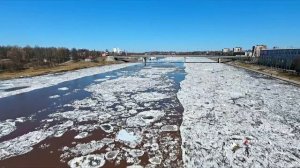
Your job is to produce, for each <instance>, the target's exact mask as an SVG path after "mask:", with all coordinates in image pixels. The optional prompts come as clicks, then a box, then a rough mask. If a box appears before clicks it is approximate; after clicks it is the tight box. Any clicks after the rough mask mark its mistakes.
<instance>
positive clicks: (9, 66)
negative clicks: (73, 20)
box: [0, 46, 103, 71]
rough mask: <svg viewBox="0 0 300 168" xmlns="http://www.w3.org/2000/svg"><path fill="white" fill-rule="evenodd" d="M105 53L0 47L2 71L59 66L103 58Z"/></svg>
mask: <svg viewBox="0 0 300 168" xmlns="http://www.w3.org/2000/svg"><path fill="white" fill-rule="evenodd" d="M102 53H103V52H101V51H95V50H88V49H75V48H73V49H71V50H70V49H68V48H64V47H38V46H36V47H30V46H26V47H19V46H0V71H6V70H22V69H27V68H29V67H44V66H49V67H52V66H57V65H58V64H61V63H64V62H66V61H69V60H74V61H79V60H82V59H86V58H90V59H91V60H93V59H95V58H96V57H99V56H101V54H102Z"/></svg>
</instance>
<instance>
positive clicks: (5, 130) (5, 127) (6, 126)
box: [0, 121, 16, 138]
mask: <svg viewBox="0 0 300 168" xmlns="http://www.w3.org/2000/svg"><path fill="white" fill-rule="evenodd" d="M14 130H16V124H15V122H12V121H5V122H2V123H1V122H0V138H1V137H3V136H6V135H8V134H10V133H11V132H13V131H14Z"/></svg>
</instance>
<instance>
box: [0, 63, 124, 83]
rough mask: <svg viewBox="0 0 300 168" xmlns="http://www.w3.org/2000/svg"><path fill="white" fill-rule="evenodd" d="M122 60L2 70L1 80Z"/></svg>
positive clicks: (102, 64)
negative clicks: (10, 70) (13, 70)
mask: <svg viewBox="0 0 300 168" xmlns="http://www.w3.org/2000/svg"><path fill="white" fill-rule="evenodd" d="M121 63H122V62H105V61H101V62H83V61H80V62H67V63H62V64H60V65H58V66H55V67H41V68H32V67H31V68H29V69H26V70H22V71H15V72H1V73H0V80H2V81H5V80H12V79H22V78H27V77H35V76H41V75H49V74H55V73H62V72H68V71H74V70H80V69H85V68H92V67H101V66H105V65H112V64H121Z"/></svg>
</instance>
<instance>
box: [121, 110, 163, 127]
mask: <svg viewBox="0 0 300 168" xmlns="http://www.w3.org/2000/svg"><path fill="white" fill-rule="evenodd" d="M163 116H164V112H161V111H157V110H150V111H143V112H140V113H138V114H137V115H136V116H134V117H130V118H127V121H126V123H127V125H128V126H129V127H140V126H147V125H149V124H151V123H153V122H154V121H157V120H159V119H160V118H161V117H163Z"/></svg>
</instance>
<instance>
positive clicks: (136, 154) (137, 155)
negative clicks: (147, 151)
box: [129, 149, 144, 157]
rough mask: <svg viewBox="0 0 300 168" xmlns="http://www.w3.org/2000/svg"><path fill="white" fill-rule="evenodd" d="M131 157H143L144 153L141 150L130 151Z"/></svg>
mask: <svg viewBox="0 0 300 168" xmlns="http://www.w3.org/2000/svg"><path fill="white" fill-rule="evenodd" d="M129 155H131V156H132V157H141V156H143V155H144V151H142V150H140V149H131V150H130V151H129Z"/></svg>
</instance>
